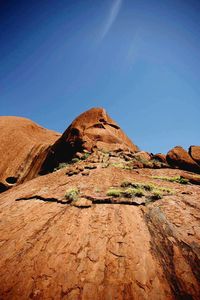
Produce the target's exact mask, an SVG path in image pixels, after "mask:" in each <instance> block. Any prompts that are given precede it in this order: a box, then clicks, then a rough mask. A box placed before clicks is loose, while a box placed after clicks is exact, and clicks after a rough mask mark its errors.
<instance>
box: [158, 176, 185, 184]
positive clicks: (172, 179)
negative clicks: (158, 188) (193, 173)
mask: <svg viewBox="0 0 200 300" xmlns="http://www.w3.org/2000/svg"><path fill="white" fill-rule="evenodd" d="M153 178H154V179H160V180H166V181H169V182H177V183H181V184H188V183H189V180H188V179H187V178H183V177H181V176H175V177H167V176H153Z"/></svg>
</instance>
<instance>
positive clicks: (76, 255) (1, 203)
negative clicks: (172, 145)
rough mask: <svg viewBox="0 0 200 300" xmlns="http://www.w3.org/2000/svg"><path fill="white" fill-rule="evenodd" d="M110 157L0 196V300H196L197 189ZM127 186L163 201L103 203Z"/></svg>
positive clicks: (167, 172)
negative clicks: (71, 196)
mask: <svg viewBox="0 0 200 300" xmlns="http://www.w3.org/2000/svg"><path fill="white" fill-rule="evenodd" d="M97 155H99V156H98V160H97V159H96V158H97ZM109 157H110V156H109ZM112 158H113V159H115V161H116V160H117V154H116V153H115V152H113V156H111V157H110V160H109V158H108V154H107V153H102V152H100V153H99V152H97V153H96V156H95V155H94V154H92V155H91V156H90V157H88V158H87V159H86V160H85V161H82V160H79V161H77V162H76V163H74V164H72V165H66V166H65V167H64V168H62V169H60V170H58V171H56V172H54V173H51V174H48V175H45V176H42V177H38V178H35V179H33V180H30V181H29V182H26V183H24V184H22V185H20V186H17V187H14V188H13V189H12V190H10V191H7V192H5V193H3V194H1V196H0V212H1V213H0V214H1V215H0V218H1V223H0V236H1V242H0V245H1V247H0V257H1V259H0V267H1V270H2V272H1V273H0V282H1V285H0V298H1V299H16V300H17V299H20V300H23V299H71V300H76V299H84V300H88V299H93V300H97V299H123V300H124V299H127V300H129V299H155V300H157V299H159V300H160V299H164V300H168V299H196V300H197V299H199V297H200V288H199V279H200V277H199V275H200V274H199V270H200V265H199V261H200V260H199V258H200V231H199V218H200V205H199V197H200V188H199V186H197V185H192V184H180V183H178V182H176V181H168V180H167V179H168V178H177V177H178V176H180V175H181V176H184V174H185V175H187V174H190V173H188V172H183V171H181V170H175V169H167V168H166V169H150V168H149V169H144V168H143V169H127V168H123V165H122V160H121V157H120V158H119V159H120V164H116V163H115V164H113V163H112ZM126 163H127V161H126V160H125V159H124V164H126ZM85 170H86V171H87V172H88V174H87V176H85V175H83V172H84V171H85ZM73 171H76V172H74V173H73ZM77 171H78V172H77ZM124 182H125V183H124ZM128 182H131V183H132V184H134V183H140V185H141V186H143V185H144V186H145V187H148V186H149V187H150V189H151V188H152V186H153V187H156V189H157V190H158V189H159V190H163V191H167V193H166V194H165V195H164V196H163V197H162V198H161V199H157V200H154V201H149V202H146V201H145V195H144V196H142V197H133V198H129V197H128V198H126V203H124V202H123V201H121V202H120V199H121V198H120V197H117V198H115V197H112V196H107V191H108V190H109V189H110V188H111V187H112V188H114V189H115V190H116V189H121V186H126V185H128ZM122 183H123V184H122ZM128 188H129V189H130V187H128ZM73 189H78V191H79V199H76V201H75V202H74V201H70V202H69V201H66V198H65V195H66V192H67V191H68V193H69V191H70V190H73ZM129 192H130V190H129ZM147 193H151V191H150V190H149V191H148V192H147ZM115 196H116V195H115ZM115 199H116V200H117V201H115ZM117 203H121V204H117Z"/></svg>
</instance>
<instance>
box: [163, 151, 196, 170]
mask: <svg viewBox="0 0 200 300" xmlns="http://www.w3.org/2000/svg"><path fill="white" fill-rule="evenodd" d="M166 158H167V162H168V163H169V164H170V165H171V166H173V167H178V168H179V169H182V170H187V171H191V172H196V173H200V166H199V165H198V164H197V163H196V162H195V161H194V160H193V159H192V157H191V156H190V155H189V153H188V152H187V151H186V150H184V149H183V148H182V147H180V146H176V147H174V148H173V149H172V150H170V151H169V152H168V153H167V157H166Z"/></svg>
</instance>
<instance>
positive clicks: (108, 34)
mask: <svg viewBox="0 0 200 300" xmlns="http://www.w3.org/2000/svg"><path fill="white" fill-rule="evenodd" d="M199 95H200V2H199V1H192V0H190V1H189V0H188V1H184V0H181V1H178V0H173V1H171V0H163V1H155V0H151V1H147V0H136V1H135V0H101V1H100V0H98V1H97V0H84V1H83V0H82V1H79V0H71V1H67V0H59V1H58V0H48V1H47V0H42V1H41V0H34V1H33V0H28V1H27V0H26V1H22V0H16V1H14V0H9V1H7V0H5V1H4V0H3V1H0V114H1V115H16V116H23V117H27V118H30V119H32V120H33V121H35V122H37V123H39V124H40V125H42V126H44V127H46V128H49V129H54V130H56V131H59V132H63V131H64V130H65V129H66V127H67V126H68V125H69V124H70V123H71V121H72V120H73V119H74V118H75V117H76V116H78V115H79V114H80V113H81V112H83V111H85V110H87V109H89V108H91V107H99V106H100V107H104V108H106V110H107V111H108V113H109V114H110V116H111V117H112V118H113V119H114V120H115V121H117V122H118V124H119V125H120V126H121V127H122V129H123V130H124V131H125V132H126V134H127V135H128V136H129V137H130V138H131V139H132V140H133V141H134V142H135V143H136V144H137V145H138V146H139V147H140V148H141V149H142V150H146V151H150V152H153V153H156V152H163V153H166V152H167V151H168V150H169V149H170V148H172V147H173V146H175V145H182V146H183V147H185V148H187V147H188V146H189V145H192V144H196V145H197V144H200V117H199V115H200V96H199Z"/></svg>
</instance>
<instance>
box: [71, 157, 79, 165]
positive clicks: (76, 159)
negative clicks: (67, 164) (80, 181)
mask: <svg viewBox="0 0 200 300" xmlns="http://www.w3.org/2000/svg"><path fill="white" fill-rule="evenodd" d="M79 161H80V159H79V158H78V157H74V158H72V160H71V163H72V164H75V163H77V162H79Z"/></svg>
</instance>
